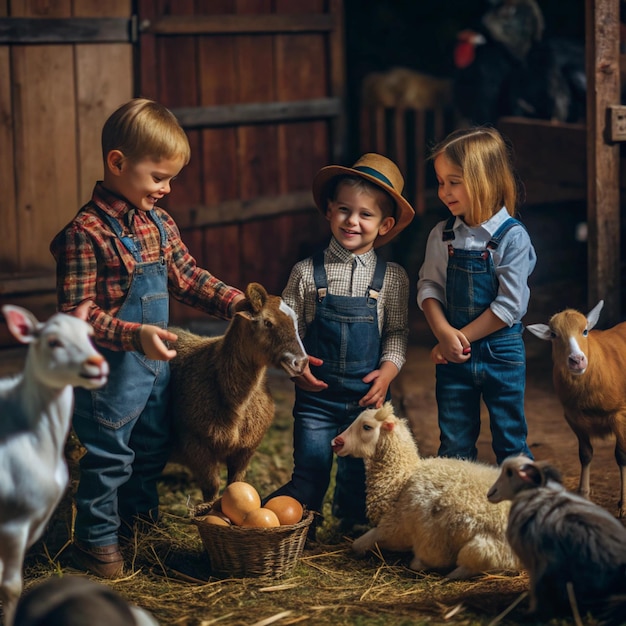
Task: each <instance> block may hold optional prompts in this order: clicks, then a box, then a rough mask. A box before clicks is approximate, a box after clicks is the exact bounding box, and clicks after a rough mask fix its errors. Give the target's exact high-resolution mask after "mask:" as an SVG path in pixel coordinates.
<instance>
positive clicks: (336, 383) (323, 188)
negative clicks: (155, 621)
mask: <svg viewBox="0 0 626 626" xmlns="http://www.w3.org/2000/svg"><path fill="white" fill-rule="evenodd" d="M403 186H404V180H403V178H402V175H401V173H400V170H399V169H398V167H397V166H396V165H395V163H393V162H392V161H390V160H389V159H388V158H386V157H384V156H382V155H379V154H373V153H369V154H365V155H363V156H362V157H361V158H360V159H359V160H358V161H357V162H356V163H355V164H354V165H353V166H352V167H343V166H339V165H330V166H327V167H324V168H322V169H321V170H320V171H319V172H318V173H317V175H316V176H315V178H314V180H313V197H314V200H315V203H316V205H317V207H318V209H319V210H320V211H321V213H322V215H324V216H325V217H326V219H327V220H328V222H329V223H330V229H331V233H332V238H331V241H330V244H329V246H328V247H327V248H326V249H325V250H323V251H319V252H318V253H316V254H314V255H313V256H312V257H309V258H307V259H305V260H303V261H300V262H299V263H297V264H296V265H295V266H294V268H293V269H292V271H291V275H290V277H289V281H288V283H287V286H286V287H285V290H284V291H283V294H282V296H283V299H284V300H285V302H286V303H287V304H289V305H290V306H291V307H292V308H293V309H294V311H295V312H296V314H297V316H298V328H299V331H300V335H301V336H302V339H303V342H304V345H305V347H306V349H307V352H308V353H309V354H311V355H315V356H316V357H319V359H321V362H320V361H318V359H315V358H314V359H312V360H311V362H310V368H308V369H307V371H306V372H305V373H304V374H302V375H301V376H299V377H298V378H295V379H294V382H295V384H296V400H295V404H294V409H293V415H294V419H295V422H294V442H293V446H294V469H293V474H292V477H291V480H290V481H289V482H288V483H286V484H285V485H283V486H282V487H280V488H279V489H278V490H277V491H275V492H274V493H272V494H271V495H270V496H268V497H267V498H266V500H268V499H269V498H271V497H274V496H276V495H290V496H292V497H294V498H296V499H297V500H299V501H300V502H301V503H303V504H305V505H306V506H307V507H308V508H309V509H310V510H313V511H318V512H321V510H322V503H323V500H324V496H325V494H326V491H327V489H328V485H329V483H330V473H331V468H332V463H333V453H332V449H331V446H330V442H331V440H332V439H333V437H335V436H336V435H337V434H338V433H339V432H341V431H342V430H344V429H345V428H347V427H348V425H349V424H350V423H351V422H352V421H353V420H354V419H355V418H356V417H357V415H358V414H359V413H360V412H361V411H362V410H363V409H364V408H365V407H368V406H375V407H381V406H382V404H383V402H384V401H385V400H388V399H389V398H390V393H389V385H390V384H391V381H392V380H393V379H394V378H395V377H396V376H397V375H398V372H399V371H400V368H401V367H402V365H403V364H404V361H405V358H406V349H407V343H408V332H409V329H408V295H409V282H408V276H407V274H406V271H405V270H404V269H403V268H402V267H401V266H399V265H398V264H396V263H386V262H385V261H384V260H382V259H380V258H379V257H378V256H377V254H376V250H375V249H376V248H378V247H380V246H382V245H383V244H385V243H387V242H389V241H391V239H393V238H394V237H395V236H396V235H397V234H398V233H400V231H402V230H403V229H404V228H406V227H407V226H408V225H409V223H410V222H411V220H412V219H413V216H414V214H415V212H414V210H413V208H412V207H411V205H410V204H409V203H408V202H407V201H406V200H405V199H404V198H403V197H402V195H401V194H402V188H403ZM337 462H338V465H337V476H336V487H335V493H334V497H333V515H335V516H336V517H337V518H339V519H340V520H341V529H342V530H343V531H344V532H349V531H350V530H351V529H352V528H353V527H354V526H355V525H362V524H366V523H367V516H366V513H365V471H364V467H363V461H362V459H355V458H350V457H343V458H338V459H337ZM309 536H313V533H310V534H309Z"/></svg>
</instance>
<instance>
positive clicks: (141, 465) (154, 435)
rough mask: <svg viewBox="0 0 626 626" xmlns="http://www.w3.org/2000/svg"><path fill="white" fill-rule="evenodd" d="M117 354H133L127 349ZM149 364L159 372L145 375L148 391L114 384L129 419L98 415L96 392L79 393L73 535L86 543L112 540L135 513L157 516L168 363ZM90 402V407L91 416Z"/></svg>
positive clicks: (165, 451) (166, 446) (165, 450)
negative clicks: (80, 446) (80, 452)
mask: <svg viewBox="0 0 626 626" xmlns="http://www.w3.org/2000/svg"><path fill="white" fill-rule="evenodd" d="M120 354H124V355H125V356H126V357H127V358H128V357H130V358H132V359H134V358H135V355H133V354H130V353H120ZM153 363H154V365H155V366H156V367H157V369H158V374H157V375H156V376H154V375H153V374H149V373H148V372H147V371H146V373H145V375H144V376H145V378H147V379H148V381H149V378H150V377H151V376H152V378H153V380H154V383H153V384H152V389H150V388H146V387H144V389H143V393H142V394H138V393H137V389H136V388H134V387H130V386H127V387H124V386H122V385H121V384H120V385H116V388H117V389H118V391H117V401H118V402H117V406H118V407H124V406H126V407H132V409H133V413H132V415H133V416H132V417H131V418H130V419H129V418H126V419H114V420H113V421H111V420H109V419H106V416H108V415H110V413H111V412H110V411H106V410H105V415H102V413H100V412H99V411H98V410H97V408H96V407H99V406H100V405H101V401H100V400H99V397H98V393H97V392H92V393H89V394H80V396H77V405H78V407H77V408H78V410H76V411H75V413H74V418H73V425H74V430H75V432H76V436H77V437H78V439H79V440H80V441H81V442H83V443H84V445H85V446H86V447H87V450H88V453H87V454H86V455H85V456H84V457H83V458H82V459H81V460H80V482H79V485H78V490H77V493H76V504H77V507H76V508H77V512H76V524H75V534H76V538H77V539H78V540H79V541H81V542H83V543H85V544H89V545H93V546H105V545H110V544H113V543H116V542H117V535H118V530H119V527H120V525H121V523H122V522H125V523H128V524H132V522H133V520H134V518H135V517H140V518H144V519H152V520H153V521H156V519H157V516H158V506H159V499H158V492H157V480H158V479H159V477H160V476H161V472H162V471H163V467H164V466H165V464H166V462H167V459H168V457H169V450H170V424H169V420H168V419H167V415H166V407H167V403H168V394H169V387H168V382H169V364H168V363H162V362H159V363H156V362H153ZM142 369H143V368H142V366H140V365H137V372H136V374H135V379H136V378H140V377H141V376H142V373H143V372H142ZM148 381H146V380H144V385H146V383H147V384H150V383H149V382H148ZM77 391H78V390H77ZM81 391H82V390H81ZM142 395H143V399H142ZM142 402H143V403H145V404H144V405H143V406H142V405H141V404H139V403H142ZM89 405H91V406H92V407H93V409H92V414H91V415H90V412H89V410H88V407H89ZM81 409H82V410H81ZM94 413H95V414H96V415H100V417H96V416H94Z"/></svg>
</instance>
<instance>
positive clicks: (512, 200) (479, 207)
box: [430, 126, 517, 226]
mask: <svg viewBox="0 0 626 626" xmlns="http://www.w3.org/2000/svg"><path fill="white" fill-rule="evenodd" d="M440 155H444V156H445V157H446V158H447V159H448V160H449V161H450V163H452V164H454V165H456V166H457V167H459V168H460V169H461V172H462V173H463V182H464V184H465V188H466V190H467V195H468V196H469V199H470V203H471V207H470V211H469V215H465V216H464V217H465V221H466V223H467V224H468V225H470V226H477V225H478V224H482V223H483V222H485V221H486V220H488V219H489V218H490V217H492V216H493V215H494V214H495V213H497V212H498V211H499V210H500V209H501V208H502V207H503V206H504V207H506V209H507V211H508V212H509V215H514V214H515V209H516V204H517V181H516V178H515V173H514V170H513V165H512V163H511V155H510V151H509V148H508V146H507V144H506V143H505V141H504V139H503V137H502V135H501V134H500V133H499V132H498V131H497V130H496V129H495V128H491V127H488V126H480V127H474V128H462V129H459V130H456V131H454V132H452V133H450V135H448V136H447V137H446V138H445V139H444V140H443V141H442V142H440V143H439V144H437V145H436V146H435V147H434V148H433V150H432V152H431V155H430V159H431V160H434V159H436V158H437V157H438V156H440Z"/></svg>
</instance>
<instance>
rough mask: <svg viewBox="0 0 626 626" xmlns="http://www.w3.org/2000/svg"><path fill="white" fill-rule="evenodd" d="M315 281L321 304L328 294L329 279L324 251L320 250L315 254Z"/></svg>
mask: <svg viewBox="0 0 626 626" xmlns="http://www.w3.org/2000/svg"><path fill="white" fill-rule="evenodd" d="M313 279H314V280H315V289H317V299H318V300H319V301H320V302H321V301H322V300H323V299H324V298H325V297H326V294H327V293H328V278H327V277H326V269H325V268H324V251H323V250H318V251H317V252H316V253H315V254H313Z"/></svg>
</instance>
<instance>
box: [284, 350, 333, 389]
mask: <svg viewBox="0 0 626 626" xmlns="http://www.w3.org/2000/svg"><path fill="white" fill-rule="evenodd" d="M308 356H309V363H310V364H311V365H321V364H322V363H323V361H322V359H318V358H317V357H316V356H311V355H310V354H309V355H308ZM291 380H293V382H294V383H295V384H296V385H297V386H298V387H300V389H304V391H322V390H323V389H327V388H328V383H325V382H324V381H323V380H320V379H319V378H316V377H315V376H313V373H312V372H311V368H310V367H309V365H308V364H307V366H306V367H305V369H304V372H302V374H300V376H294V377H292V379H291Z"/></svg>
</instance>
